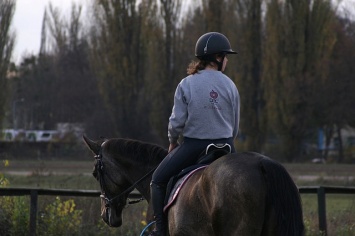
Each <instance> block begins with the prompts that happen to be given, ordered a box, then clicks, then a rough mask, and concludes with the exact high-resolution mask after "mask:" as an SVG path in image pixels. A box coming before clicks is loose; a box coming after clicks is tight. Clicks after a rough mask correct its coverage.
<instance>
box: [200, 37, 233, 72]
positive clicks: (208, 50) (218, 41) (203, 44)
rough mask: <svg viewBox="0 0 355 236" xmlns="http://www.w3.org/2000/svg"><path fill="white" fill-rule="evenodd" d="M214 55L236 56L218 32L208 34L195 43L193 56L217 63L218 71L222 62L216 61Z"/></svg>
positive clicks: (227, 41) (225, 38)
mask: <svg viewBox="0 0 355 236" xmlns="http://www.w3.org/2000/svg"><path fill="white" fill-rule="evenodd" d="M215 54H222V55H226V54H237V52H235V51H233V50H232V48H231V45H230V43H229V40H228V39H227V37H226V36H224V35H223V34H221V33H218V32H209V33H206V34H204V35H202V36H201V37H200V38H199V39H198V40H197V42H196V47H195V56H196V57H197V58H198V59H200V60H206V61H213V62H215V63H217V65H218V70H221V69H222V65H223V60H224V57H223V60H222V62H219V61H217V60H216V57H215Z"/></svg>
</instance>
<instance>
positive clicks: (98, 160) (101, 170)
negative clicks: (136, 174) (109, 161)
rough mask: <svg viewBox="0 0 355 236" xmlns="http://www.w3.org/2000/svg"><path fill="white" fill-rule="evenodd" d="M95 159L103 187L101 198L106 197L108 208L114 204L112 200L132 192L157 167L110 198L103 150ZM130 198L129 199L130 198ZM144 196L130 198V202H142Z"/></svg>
mask: <svg viewBox="0 0 355 236" xmlns="http://www.w3.org/2000/svg"><path fill="white" fill-rule="evenodd" d="M95 159H96V164H95V170H96V171H97V174H98V175H97V176H95V177H96V178H97V179H98V180H99V182H100V188H101V194H100V198H102V199H104V200H105V207H106V208H109V207H110V205H111V204H112V201H113V200H115V199H117V198H121V197H123V196H125V195H126V194H128V193H130V192H132V191H133V190H134V189H135V188H136V186H137V185H138V184H139V183H140V182H142V181H143V180H144V179H146V178H147V177H148V176H149V175H150V174H152V173H153V172H154V170H155V169H156V167H155V168H153V169H152V170H150V171H149V172H148V173H147V174H145V175H144V176H143V177H142V178H140V179H139V180H138V181H136V182H135V183H133V184H132V185H131V186H130V187H128V188H127V189H126V190H124V191H123V192H122V193H120V194H118V195H116V196H114V197H112V198H110V197H109V196H108V195H107V193H106V191H105V186H106V185H105V180H104V178H103V175H104V165H103V162H102V154H101V151H100V153H99V154H98V155H96V156H95ZM128 200H129V199H128ZM143 200H144V198H140V199H138V200H134V201H131V200H129V202H128V204H135V203H138V202H141V201H143Z"/></svg>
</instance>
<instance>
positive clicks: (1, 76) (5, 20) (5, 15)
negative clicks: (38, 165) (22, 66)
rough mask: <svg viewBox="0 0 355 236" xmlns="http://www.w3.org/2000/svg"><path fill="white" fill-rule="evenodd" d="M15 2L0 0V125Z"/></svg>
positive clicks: (11, 47)
mask: <svg viewBox="0 0 355 236" xmlns="http://www.w3.org/2000/svg"><path fill="white" fill-rule="evenodd" d="M15 4H16V3H15V1H14V0H2V1H0V88H1V93H0V126H1V125H2V120H3V119H4V114H5V113H4V112H3V111H4V108H5V104H6V98H7V92H8V90H7V80H6V77H7V73H8V71H9V64H10V59H11V55H12V50H13V47H14V42H15V34H14V33H11V31H10V26H11V21H12V17H13V14H14V10H15Z"/></svg>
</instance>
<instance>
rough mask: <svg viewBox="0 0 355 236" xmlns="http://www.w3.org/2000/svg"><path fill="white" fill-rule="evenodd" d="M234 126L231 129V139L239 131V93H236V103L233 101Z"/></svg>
mask: <svg viewBox="0 0 355 236" xmlns="http://www.w3.org/2000/svg"><path fill="white" fill-rule="evenodd" d="M235 106H236V107H235V124H234V129H233V138H236V137H237V135H238V130H239V118H240V97H239V92H238V90H237V92H236V101H235Z"/></svg>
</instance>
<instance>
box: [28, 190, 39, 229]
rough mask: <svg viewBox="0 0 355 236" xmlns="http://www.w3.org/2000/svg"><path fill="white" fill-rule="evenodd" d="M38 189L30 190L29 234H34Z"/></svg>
mask: <svg viewBox="0 0 355 236" xmlns="http://www.w3.org/2000/svg"><path fill="white" fill-rule="evenodd" d="M37 205H38V191H37V190H31V208H30V234H29V235H30V236H36V224H37Z"/></svg>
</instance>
